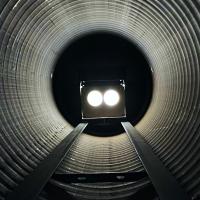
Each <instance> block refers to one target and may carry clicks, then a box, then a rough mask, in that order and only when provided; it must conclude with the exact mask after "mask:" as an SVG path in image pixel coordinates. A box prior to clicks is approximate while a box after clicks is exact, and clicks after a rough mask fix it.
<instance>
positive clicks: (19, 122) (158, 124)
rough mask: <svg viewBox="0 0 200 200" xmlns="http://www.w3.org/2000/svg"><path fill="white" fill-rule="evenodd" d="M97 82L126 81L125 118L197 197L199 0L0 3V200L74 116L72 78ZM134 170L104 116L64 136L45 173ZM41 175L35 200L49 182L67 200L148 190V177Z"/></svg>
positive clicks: (114, 198) (107, 199) (128, 148)
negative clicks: (43, 181) (52, 167)
mask: <svg viewBox="0 0 200 200" xmlns="http://www.w3.org/2000/svg"><path fill="white" fill-rule="evenodd" d="M95 79H101V80H107V79H124V80H125V83H126V90H125V92H126V110H127V119H126V120H127V121H129V122H130V124H132V125H133V126H134V130H136V131H137V132H139V133H140V135H141V137H142V138H143V139H144V141H145V142H144V143H145V144H148V145H149V146H150V149H151V150H152V151H153V153H154V154H155V156H156V157H157V158H158V159H159V160H160V162H161V163H162V165H163V166H164V167H165V168H166V169H167V170H168V171H169V173H170V174H171V175H172V176H173V178H174V179H175V180H176V182H177V184H178V185H179V186H180V187H181V188H182V189H183V190H184V191H185V192H186V193H187V195H188V196H189V197H190V198H191V199H192V200H199V199H200V178H199V177H200V153H199V152H200V1H199V0H95V1H94V0H0V200H7V197H8V195H9V194H12V192H13V191H14V190H15V189H16V188H18V186H19V185H20V183H22V182H23V181H24V179H26V177H29V175H31V174H32V173H33V172H34V171H35V170H36V169H38V166H40V164H41V163H43V161H44V160H45V159H46V158H48V157H49V155H52V152H53V151H54V149H55V148H56V147H58V146H59V144H61V142H62V141H63V140H64V139H65V138H68V137H70V135H71V132H73V130H74V127H75V126H76V125H77V124H79V122H81V115H80V109H81V108H80V85H79V84H80V81H82V80H95ZM100 136H101V137H100ZM105 136H106V137H105ZM70 141H71V140H70ZM70 141H67V142H70ZM55 158H58V157H57V156H56V157H55ZM150 163H153V161H150ZM45 170H46V168H45ZM144 170H145V167H144V165H143V164H142V162H141V160H140V158H139V157H138V151H137V150H136V149H135V146H134V145H133V142H132V140H130V137H129V135H128V134H126V132H125V131H124V130H123V129H122V126H121V125H120V123H119V122H117V121H115V122H114V121H112V120H111V121H109V120H105V122H104V124H103V126H102V125H101V124H95V125H91V124H90V125H89V126H88V127H87V129H86V130H84V131H83V133H81V134H80V135H79V136H78V137H77V139H76V140H74V141H73V145H72V146H70V149H68V152H67V154H66V155H65V157H64V159H63V160H62V162H60V164H59V167H57V169H56V171H55V173H56V174H107V173H132V172H143V171H144ZM41 175H42V174H41ZM38 177H39V176H38ZM35 180H36V179H35ZM48 180H49V181H48V184H47V186H46V188H45V189H44V190H43V191H42V192H41V193H40V194H39V196H38V199H39V200H49V199H50V198H51V192H52V191H55V192H53V193H54V195H55V196H57V197H59V195H61V196H62V197H63V198H64V196H65V195H66V196H67V197H68V196H70V197H73V198H74V199H76V200H94V199H95V200H126V199H127V200H128V199H134V197H136V196H137V195H139V196H140V195H144V196H145V195H147V196H149V197H150V196H151V195H152V196H151V197H152V199H154V195H155V191H154V190H152V188H151V186H152V184H151V180H150V178H149V177H148V176H146V177H144V178H142V179H140V180H138V181H132V182H105V183H102V182H101V183H100V182H98V183H81V182H78V183H67V182H61V181H58V180H56V179H54V178H53V177H52V178H51V179H48ZM23 183H24V182H23ZM49 188H50V189H49ZM52 188H53V189H52ZM56 194H57V195H56ZM148 194H149V195H148ZM66 196H65V197H66ZM62 197H61V198H62ZM67 197H66V198H67ZM140 197H141V196H140ZM140 197H138V198H140ZM138 198H136V199H138ZM155 199H156V200H157V198H155Z"/></svg>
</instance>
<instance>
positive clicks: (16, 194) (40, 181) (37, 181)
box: [6, 123, 87, 200]
mask: <svg viewBox="0 0 200 200" xmlns="http://www.w3.org/2000/svg"><path fill="white" fill-rule="evenodd" d="M86 126H87V123H80V124H79V125H78V126H77V127H76V128H75V129H74V130H73V131H72V132H71V133H70V134H68V135H67V136H66V138H64V139H63V140H62V141H61V142H60V144H58V146H56V148H55V149H54V150H53V151H52V153H50V154H49V155H48V156H47V157H46V158H45V159H44V160H43V161H42V162H41V163H40V164H39V165H38V167H37V168H36V169H35V170H34V171H33V172H32V173H31V174H30V175H28V176H26V177H25V179H24V181H22V182H20V183H19V185H18V186H17V187H16V188H15V189H14V190H13V192H10V193H8V195H7V198H6V200H17V199H18V200H33V199H36V197H37V196H38V194H39V193H40V192H41V190H42V189H43V187H44V186H45V184H46V183H47V182H48V180H49V179H50V177H51V176H52V174H53V173H54V172H55V170H56V168H57V167H58V166H59V164H60V163H61V162H62V160H63V159H64V157H65V156H66V154H67V153H68V151H69V149H70V147H71V145H72V144H73V142H74V141H75V139H76V138H77V137H78V136H79V135H80V134H81V133H82V132H83V130H84V129H85V127H86Z"/></svg>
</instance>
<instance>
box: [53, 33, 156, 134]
mask: <svg viewBox="0 0 200 200" xmlns="http://www.w3.org/2000/svg"><path fill="white" fill-rule="evenodd" d="M120 79H123V80H124V81H125V84H126V90H125V98H126V99H125V104H126V115H127V116H126V120H128V121H130V122H131V123H132V124H133V125H135V124H136V123H137V122H138V121H140V119H141V118H142V117H143V115H144V114H145V112H146V111H147V109H148V106H149V104H150V101H151V97H152V91H153V81H152V71H151V68H150V66H149V63H148V60H147V58H146V57H145V55H144V54H143V53H142V52H141V50H140V49H139V48H138V47H137V46H136V45H135V44H134V43H133V42H131V41H129V40H128V39H127V38H125V37H124V36H121V35H119V34H115V33H110V32H95V33H90V34H86V35H83V36H81V37H78V38H77V39H75V40H73V41H72V42H71V43H70V44H69V45H67V46H66V47H65V48H64V50H63V51H62V53H61V54H60V56H59V58H58V59H57V61H56V63H55V67H54V72H53V76H52V88H53V90H52V91H53V96H54V99H55V102H56V105H57V107H58V109H59V111H60V113H61V114H62V115H63V117H64V118H65V119H66V120H67V121H68V122H69V123H70V124H71V125H72V126H76V125H77V124H78V123H80V122H81V121H82V119H81V99H80V81H83V80H84V81H90V80H120ZM85 131H86V132H87V133H89V134H93V135H98V136H111V135H116V134H120V133H122V132H124V131H123V128H122V126H121V124H120V122H119V121H118V120H113V119H106V120H104V121H103V122H101V123H89V125H88V127H87V129H86V130H85Z"/></svg>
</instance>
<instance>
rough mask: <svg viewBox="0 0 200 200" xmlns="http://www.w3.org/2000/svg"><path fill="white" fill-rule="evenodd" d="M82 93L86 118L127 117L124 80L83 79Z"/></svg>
mask: <svg viewBox="0 0 200 200" xmlns="http://www.w3.org/2000/svg"><path fill="white" fill-rule="evenodd" d="M80 95H81V113H82V119H84V120H89V119H102V118H116V119H119V118H125V117H126V108H125V82H124V80H106V81H105V80H103V81H102V80H100V81H99V80H98V81H81V82H80ZM92 95H96V97H97V99H93V98H95V96H92ZM90 100H91V103H90ZM92 103H94V104H93V105H92Z"/></svg>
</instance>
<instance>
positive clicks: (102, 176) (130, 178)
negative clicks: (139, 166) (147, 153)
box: [52, 171, 147, 183]
mask: <svg viewBox="0 0 200 200" xmlns="http://www.w3.org/2000/svg"><path fill="white" fill-rule="evenodd" d="M145 177H147V174H146V172H144V171H141V172H127V173H113V172H109V173H92V174H54V175H53V176H52V178H53V179H54V180H56V181H60V182H63V183H99V182H134V181H138V180H140V179H142V178H145Z"/></svg>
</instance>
